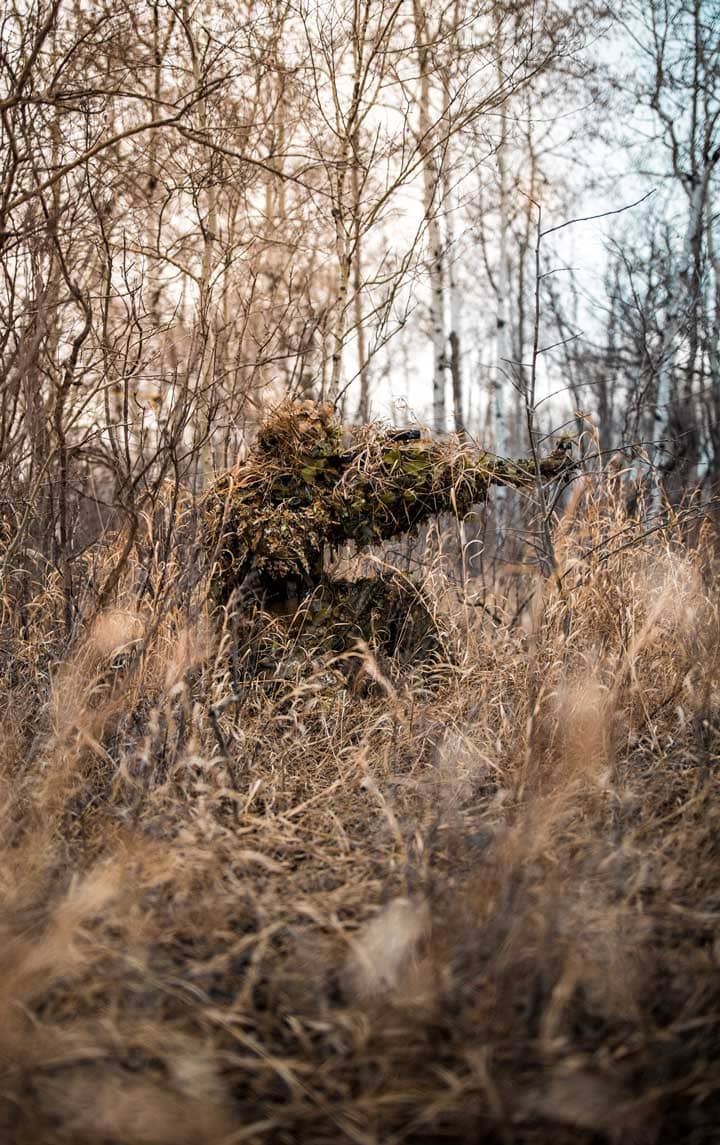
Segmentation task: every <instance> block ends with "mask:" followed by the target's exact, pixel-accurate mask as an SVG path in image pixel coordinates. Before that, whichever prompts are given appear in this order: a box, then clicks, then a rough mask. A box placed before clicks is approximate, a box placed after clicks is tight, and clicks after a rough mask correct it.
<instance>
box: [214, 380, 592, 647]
mask: <svg viewBox="0 0 720 1145" xmlns="http://www.w3.org/2000/svg"><path fill="white" fill-rule="evenodd" d="M571 466H572V461H571V459H570V457H569V455H568V448H567V443H561V445H560V446H559V447H558V448H557V449H556V450H555V452H554V453H552V454H551V455H550V456H549V457H546V458H545V459H543V460H542V461H541V462H540V476H541V477H542V478H543V479H545V480H551V479H552V478H555V477H557V476H559V475H560V474H561V473H563V472H565V471H567V470H568V468H569V467H571ZM535 480H536V472H535V465H534V463H533V462H532V461H526V460H523V461H508V460H505V459H502V458H497V457H494V456H492V455H491V454H489V453H481V454H480V455H479V456H478V455H477V454H473V453H472V451H471V450H470V449H469V448H468V447H467V446H465V445H463V444H461V443H460V442H458V441H457V440H455V439H451V440H449V441H442V442H440V441H432V440H426V439H423V438H421V435H420V432H419V431H418V430H410V431H406V432H399V431H394V430H382V429H380V430H378V429H376V428H374V427H363V428H360V429H356V430H349V431H347V432H346V433H344V431H343V428H342V426H341V425H340V424H339V423H338V422H337V420H336V418H335V415H334V412H333V409H332V407H331V406H327V405H316V404H315V403H313V402H302V403H286V404H284V405H282V406H281V407H280V408H279V409H277V410H276V411H275V412H274V413H273V414H272V415H271V416H270V417H269V418H268V420H267V421H266V422H265V423H264V425H263V426H262V428H261V430H260V433H259V435H258V439H257V444H256V445H255V447H254V449H253V450H252V451H251V453H250V454H249V456H248V458H247V459H246V460H244V461H242V462H240V463H238V464H237V465H236V466H235V467H234V468H233V469H231V470H230V471H228V472H227V473H224V474H223V475H222V476H221V477H219V478H218V480H217V481H216V482H215V484H214V485H213V486H212V488H211V489H210V490H209V492H208V493H207V495H206V498H205V501H204V507H203V509H204V521H205V545H206V549H207V551H208V554H209V556H210V558H211V560H212V561H213V574H212V592H213V596H214V599H215V601H216V602H217V603H218V604H225V603H227V602H228V601H229V600H230V599H231V597H233V598H234V599H236V600H238V602H242V601H246V600H248V599H255V600H256V601H260V602H262V604H263V606H264V607H265V608H267V609H270V610H271V611H274V612H276V613H278V612H283V611H284V612H286V613H287V614H288V615H293V614H294V613H295V611H296V608H297V606H298V605H299V604H300V602H301V601H303V600H306V599H307V598H311V601H312V604H311V606H310V608H309V609H308V610H307V611H308V614H309V615H313V613H314V614H315V616H316V618H317V620H318V622H321V621H322V617H323V616H324V615H325V614H328V613H329V614H328V615H327V623H328V626H329V628H332V631H333V633H334V634H335V635H336V636H337V643H338V644H343V645H344V646H346V647H347V646H349V644H350V642H351V641H352V640H357V639H358V638H360V637H361V636H362V637H363V638H364V639H365V640H367V641H368V642H371V643H373V644H375V645H376V646H377V645H378V644H379V645H380V646H382V647H383V648H384V649H385V650H386V651H390V652H395V651H396V650H397V648H398V646H399V645H400V644H402V637H401V635H399V634H398V636H397V639H396V638H395V637H394V636H393V635H392V634H389V633H387V632H386V635H385V637H384V638H383V637H380V638H378V636H379V633H378V621H379V618H380V617H381V616H382V614H383V607H384V606H383V604H382V602H381V600H380V599H379V598H378V594H380V596H382V597H384V599H385V601H386V604H387V605H389V606H392V607H390V609H389V612H388V615H395V614H396V613H397V612H398V609H399V608H400V609H402V608H403V607H405V603H406V602H407V601H409V600H410V596H411V595H412V594H413V593H414V605H413V607H414V608H416V609H418V610H420V612H423V611H424V612H426V613H427V619H428V622H429V621H430V613H429V610H428V604H427V602H426V600H425V598H424V597H423V594H422V592H421V590H419V589H413V588H411V589H410V590H407V589H402V588H401V585H400V582H399V580H398V579H397V578H396V577H394V576H391V577H387V576H386V577H383V578H379V579H378V580H377V584H376V585H373V584H372V583H371V581H372V580H374V579H375V578H369V579H368V582H367V583H366V584H365V587H364V590H363V591H361V589H360V588H355V589H354V588H352V582H338V581H335V582H333V581H328V580H327V579H326V578H325V576H324V573H323V568H324V560H325V554H326V550H328V549H329V550H330V551H333V550H337V549H338V548H340V547H341V546H342V545H344V544H345V543H346V542H348V541H353V542H354V543H355V545H356V546H357V547H358V548H365V547H367V546H371V545H376V544H379V543H381V542H382V541H387V540H390V539H391V538H393V537H397V536H400V535H409V536H413V535H414V534H415V533H416V532H417V530H418V527H419V526H420V525H421V524H423V523H424V522H425V521H427V520H428V519H430V518H431V517H435V516H438V515H439V514H441V513H448V512H450V513H453V514H455V515H457V516H463V515H464V514H465V513H467V512H468V511H469V510H470V509H471V508H472V506H474V505H477V504H480V503H481V502H483V501H485V499H486V498H487V494H488V490H489V487H490V486H491V485H493V484H496V485H513V486H516V487H526V488H527V487H532V485H533V483H534V482H535ZM356 598H357V602H358V603H357V606H352V601H353V600H354V599H356ZM343 600H344V603H343ZM401 601H404V603H400V602H401ZM343 632H344V633H345V638H343V639H341V633H343ZM398 632H399V630H398Z"/></svg>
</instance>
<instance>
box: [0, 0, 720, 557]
mask: <svg viewBox="0 0 720 1145" xmlns="http://www.w3.org/2000/svg"><path fill="white" fill-rule="evenodd" d="M719 20H720V16H719V14H718V12H717V9H716V6H715V5H714V4H712V3H702V2H700V0H693V2H690V0H681V2H680V0H678V2H676V0H672V2H671V0H662V2H660V0H658V2H655V0H652V2H643V3H637V4H634V3H627V4H623V5H622V6H618V7H617V8H613V7H612V6H611V5H597V4H592V3H577V4H574V3H560V4H556V3H544V2H541V3H538V2H537V0H533V2H528V3H520V2H519V3H506V4H489V5H483V4H480V5H478V4H477V3H472V4H467V3H464V2H463V0H452V2H451V3H426V2H422V0H395V2H394V3H390V2H386V0H372V2H370V0H367V2H363V0H356V2H353V3H341V2H337V3H331V4H322V3H320V4H317V3H305V2H304V0H301V2H299V3H294V2H283V0H278V2H273V3H265V2H264V0H259V2H256V0H253V2H252V3H248V4H245V3H242V2H240V3H232V4H224V3H215V2H213V3H209V4H202V5H200V4H194V5H193V4H191V3H178V4H173V3H165V2H159V0H158V2H157V3H154V2H153V3H121V2H113V3H110V4H101V3H94V2H78V3H70V2H68V0H65V2H62V0H58V2H53V3H50V4H47V3H39V4H29V3H26V4H8V5H6V7H5V10H4V14H3V20H2V32H1V34H2V100H1V103H0V116H1V120H0V122H1V127H0V131H1V136H0V138H1V142H2V186H3V192H2V200H1V202H0V241H1V242H2V283H1V284H0V307H1V319H0V322H1V325H0V333H1V341H0V352H1V355H2V357H1V359H0V467H1V469H2V474H1V476H2V489H3V496H4V498H5V499H6V501H7V502H8V503H11V504H13V505H15V506H17V505H23V506H25V507H26V508H27V520H25V521H24V527H25V529H26V530H27V529H30V530H31V531H32V535H33V538H34V541H35V546H36V548H37V549H39V550H40V551H41V552H42V553H43V554H44V555H46V556H47V558H48V559H50V560H51V561H52V562H53V563H54V564H55V565H60V564H65V565H67V562H70V563H72V560H73V558H74V555H75V554H76V552H77V551H78V547H79V546H81V545H82V544H83V543H85V541H86V540H87V535H88V534H87V530H88V529H90V530H91V531H92V527H93V526H92V525H91V524H90V522H91V521H92V520H93V519H94V521H95V523H96V524H97V522H98V520H102V522H103V523H107V519H108V515H109V514H110V515H111V514H114V515H115V518H116V523H117V517H118V512H120V511H122V512H124V513H125V514H126V515H127V514H131V513H133V512H134V510H135V508H136V507H137V505H138V504H139V503H140V502H141V501H142V500H143V498H144V499H147V498H148V496H150V497H152V495H153V490H157V488H158V487H159V484H160V483H162V482H163V481H164V480H165V479H166V478H167V477H168V475H169V474H172V475H173V477H174V478H175V479H177V480H179V481H181V482H183V483H184V484H188V485H190V486H192V487H194V488H196V489H197V488H200V487H202V486H203V485H204V484H205V483H207V481H208V480H209V479H210V478H211V477H212V475H213V474H214V472H215V471H216V470H217V469H218V468H222V467H223V466H225V465H227V464H228V463H230V462H232V461H234V460H235V459H236V457H237V455H238V451H239V449H240V448H241V447H242V443H243V441H244V440H245V438H246V436H247V434H248V433H249V432H252V429H253V427H254V425H255V424H256V422H257V420H258V417H259V416H260V415H261V413H262V410H263V408H265V407H267V405H268V404H269V403H272V402H274V401H276V400H277V399H278V398H279V397H281V396H283V395H284V394H285V393H286V392H289V393H291V394H293V395H302V396H312V397H317V398H320V397H322V398H325V399H329V400H331V401H334V402H338V403H339V405H340V407H341V409H342V411H343V413H344V415H345V416H346V418H347V419H349V420H354V419H360V420H366V419H367V418H368V417H369V416H371V415H372V414H373V413H375V414H377V413H382V414H384V415H385V416H387V415H388V414H390V415H391V416H392V417H393V418H394V420H396V421H398V420H403V419H404V418H409V417H411V416H412V415H417V416H419V417H420V418H421V419H424V420H426V421H428V422H429V423H430V424H431V425H432V427H433V429H434V430H436V431H444V430H447V429H455V430H457V431H460V432H462V431H466V432H468V433H469V434H471V435H472V436H473V437H475V438H476V439H477V440H478V441H480V442H481V443H482V444H483V445H484V446H485V447H486V448H490V449H495V450H496V451H497V452H498V453H504V452H516V453H518V454H520V453H522V452H524V451H526V450H527V448H528V445H529V434H535V436H536V438H537V440H538V441H540V440H541V439H542V438H543V435H546V434H548V433H549V432H550V431H552V430H553V429H555V428H557V427H559V426H562V425H565V426H566V428H570V429H571V430H576V431H578V432H580V433H583V432H584V433H586V434H587V435H588V438H594V446H593V448H592V450H590V447H589V446H588V447H586V449H585V451H586V452H592V453H593V456H594V457H596V459H597V460H596V462H595V464H596V465H597V464H598V463H599V462H601V461H602V459H603V458H605V457H607V456H608V455H609V454H610V453H611V452H612V451H614V450H617V449H621V450H623V451H624V457H625V458H626V459H627V460H628V461H629V462H631V463H635V464H636V467H637V468H636V473H637V472H639V471H640V468H642V466H643V465H645V466H647V465H648V464H649V465H651V466H655V467H656V468H657V469H658V470H659V472H660V475H661V476H662V478H663V479H664V481H665V485H666V488H667V490H668V493H669V495H670V496H671V499H673V500H676V499H677V497H678V496H679V495H680V493H681V492H682V491H683V490H685V489H687V488H690V487H692V486H694V485H695V484H696V483H698V482H699V483H701V484H702V485H703V486H705V487H708V488H710V487H712V485H713V482H714V481H715V478H716V475H717V464H718V448H719V447H720V437H719V434H720V428H719V427H720V406H719V404H718V403H719V402H720V349H719V344H720V274H719V271H718V266H719V263H718V258H719V257H720V256H719V255H718V233H717V228H718V215H717V210H716V209H715V208H714V204H715V203H716V198H715V192H716V191H717V180H718V169H719V168H720V104H719V97H720V74H719V70H718V69H719V67H720V63H719V54H720V36H719V34H718V33H719V23H718V22H719ZM638 200H639V203H637V205H636V206H634V207H632V208H631V209H628V210H623V208H625V207H629V205H630V204H631V203H633V202H637V201H638ZM613 212H619V213H615V214H613ZM603 213H607V217H606V218H604V219H601V220H599V221H595V222H590V223H586V222H580V223H573V224H572V225H569V226H567V225H565V224H568V223H569V222H570V220H572V219H576V218H578V217H580V218H582V217H586V216H592V215H598V214H603ZM403 399H404V401H403ZM408 407H409V408H408ZM598 446H599V449H598ZM23 513H24V510H23ZM81 522H82V525H84V528H85V533H83V532H82V527H81ZM78 530H80V531H78Z"/></svg>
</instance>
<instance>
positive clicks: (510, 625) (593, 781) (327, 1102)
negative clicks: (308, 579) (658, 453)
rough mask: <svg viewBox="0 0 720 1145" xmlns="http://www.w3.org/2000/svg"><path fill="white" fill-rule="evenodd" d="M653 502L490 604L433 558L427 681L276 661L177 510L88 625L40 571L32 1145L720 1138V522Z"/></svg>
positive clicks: (29, 709)
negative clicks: (220, 584) (212, 580)
mask: <svg viewBox="0 0 720 1145" xmlns="http://www.w3.org/2000/svg"><path fill="white" fill-rule="evenodd" d="M620 492H621V491H620V490H619V489H618V488H616V487H613V486H612V485H608V486H607V487H605V488H603V489H600V488H598V486H597V485H595V486H593V487H590V486H587V487H585V488H584V489H580V488H579V487H578V492H577V494H576V496H575V498H574V500H573V501H572V503H571V505H570V507H569V508H568V509H567V511H566V513H565V516H564V517H563V518H562V520H561V521H559V522H558V525H557V528H556V531H555V536H554V543H555V557H556V563H557V575H556V576H551V577H549V578H545V579H544V578H542V577H541V576H540V575H539V573H537V572H534V571H533V570H532V568H530V567H529V568H528V571H527V572H526V573H525V574H524V575H523V576H522V578H521V583H518V574H517V572H515V573H514V574H513V576H512V578H511V577H510V574H509V573H507V574H499V576H498V582H497V584H495V585H494V586H491V587H493V590H494V591H493V593H492V596H489V595H487V592H488V586H487V585H486V586H485V589H484V591H485V593H486V595H484V596H483V597H482V603H483V605H484V606H483V607H477V604H478V601H479V600H480V592H481V589H482V586H481V585H480V584H479V583H477V582H476V581H473V580H472V579H469V580H468V581H467V583H466V585H465V589H466V597H465V599H460V598H459V594H458V592H457V591H456V588H455V587H453V586H452V585H450V584H448V583H447V582H446V580H445V579H444V578H443V573H442V569H441V568H439V567H438V568H436V569H435V570H433V571H432V573H431V574H430V575H429V576H428V583H427V591H428V592H429V593H431V594H433V599H434V600H435V601H436V606H437V609H438V615H442V616H443V617H444V620H443V624H442V626H441V627H442V632H443V642H444V644H443V647H444V648H445V654H444V655H443V656H441V657H438V658H437V659H436V662H435V663H433V664H432V665H429V666H428V665H425V666H424V668H422V669H417V670H413V669H411V668H409V667H408V666H405V667H403V668H400V667H398V666H397V665H394V664H393V663H391V662H385V661H383V660H382V658H380V657H378V658H375V657H374V656H373V654H372V652H371V651H370V649H367V648H365V649H360V650H359V652H358V654H357V655H356V657H355V658H354V660H353V662H352V664H351V662H350V661H349V660H348V658H347V657H342V656H340V657H335V658H334V659H333V658H332V657H328V656H327V655H325V656H323V657H318V658H317V660H315V661H314V660H313V659H312V657H311V656H309V654H308V652H307V649H306V648H302V649H292V648H288V649H287V653H286V655H285V658H284V662H285V664H286V670H285V672H284V673H282V672H279V673H275V676H274V677H273V676H272V674H271V675H268V674H263V673H262V672H261V671H259V670H258V659H257V646H258V641H260V642H265V644H266V645H267V644H270V645H273V646H274V648H275V650H276V652H277V646H278V643H281V642H282V639H283V635H282V634H283V629H282V625H281V623H280V621H279V620H278V618H272V617H256V618H255V620H254V621H253V622H252V623H250V622H249V621H247V620H246V619H245V618H243V617H242V616H238V615H237V614H235V615H233V614H232V613H227V612H224V613H222V614H221V615H212V614H211V613H210V611H209V609H208V605H207V583H206V580H203V579H202V578H201V577H200V576H199V575H198V576H194V577H193V576H191V575H190V573H191V572H192V570H193V562H192V561H190V560H188V557H187V553H186V552H184V551H183V549H182V546H181V545H180V543H178V545H177V546H176V547H175V548H174V549H172V546H170V550H169V551H170V556H169V559H168V560H167V561H162V560H161V556H162V545H160V544H158V543H156V533H157V530H158V529H159V528H160V527H161V526H160V525H159V524H158V521H157V520H156V519H155V518H152V519H151V518H148V519H147V520H146V521H144V522H143V523H142V526H141V528H140V529H139V531H138V534H137V537H136V538H135V540H134V543H133V547H132V548H131V549H130V550H129V553H128V559H127V561H126V562H125V563H124V564H122V566H120V565H119V564H118V561H119V558H120V554H121V553H122V552H123V549H124V548H126V546H125V539H124V538H123V537H122V536H119V537H117V538H116V539H114V540H112V539H111V540H106V541H104V542H102V543H100V542H99V543H98V544H97V545H96V546H95V547H94V548H91V549H89V550H88V551H87V552H86V553H85V554H84V555H83V557H82V562H83V564H82V569H76V570H75V578H76V585H75V588H76V590H77V591H79V592H80V595H79V597H78V600H79V604H78V609H79V612H78V613H77V615H76V618H75V621H74V624H73V628H72V633H71V635H70V636H69V635H68V624H67V612H68V610H67V600H66V589H67V582H66V580H63V579H62V578H61V577H60V576H59V575H58V574H56V573H54V572H52V573H47V574H46V575H43V576H41V575H40V572H39V571H38V570H35V571H34V572H33V571H32V570H31V571H30V572H28V570H27V567H26V568H25V570H24V572H23V574H22V576H21V575H19V574H18V575H17V576H13V575H8V576H7V578H6V582H5V595H4V608H3V617H2V631H1V633H0V639H1V641H2V658H1V660H0V671H1V672H2V679H1V682H0V689H1V697H0V698H1V703H2V723H1V725H0V736H1V739H2V772H1V780H0V782H1V785H2V795H1V799H0V813H1V815H2V831H1V839H2V857H1V865H0V872H1V878H2V896H1V897H2V903H1V908H0V909H1V923H0V926H1V931H0V935H1V942H0V966H1V972H0V1071H1V1081H0V1139H1V1140H2V1141H3V1142H8V1145H55V1143H57V1145H67V1143H73V1145H205V1143H207V1145H210V1143H212V1145H239V1143H240V1142H248V1143H250V1145H266V1143H267V1145H270V1143H289V1145H291V1143H293V1142H313V1143H317V1145H321V1143H330V1142H334V1143H336V1142H345V1141H347V1142H354V1143H357V1145H400V1143H403V1142H433V1141H443V1140H446V1141H456V1142H461V1141H474V1140H477V1141H479V1140H482V1141H485V1142H488V1143H494V1142H497V1143H498V1145H520V1143H523V1145H524V1143H528V1145H531V1143H533V1145H534V1143H541V1142H542V1143H547V1145H550V1143H551V1142H552V1143H554V1145H555V1143H558V1145H563V1143H570V1142H572V1143H587V1145H590V1143H595V1142H605V1141H607V1142H623V1145H626V1143H630V1142H633V1143H634V1142H637V1143H638V1145H645V1143H647V1145H655V1143H663V1142H679V1141H683V1142H685V1141H687V1142H697V1143H700V1142H711V1141H716V1140H717V1126H718V1124H720V1087H719V1082H720V926H719V924H720V798H719V797H720V711H719V709H718V701H719V692H718V689H719V687H720V611H719V606H720V594H719V592H718V589H719V587H720V570H719V568H718V560H717V555H716V550H717V536H716V530H715V526H714V524H713V522H712V520H711V519H709V518H704V517H703V516H702V515H701V514H700V513H699V512H697V511H695V509H693V507H692V506H691V507H690V510H688V511H687V512H686V511H683V512H673V511H670V510H668V511H666V513H665V514H664V515H663V517H662V519H661V520H660V519H658V520H657V522H656V523H655V524H652V522H651V523H650V524H648V521H647V520H644V521H643V520H642V519H641V518H633V517H630V516H628V515H627V513H626V511H625V508H624V502H623V499H622V497H621V495H620ZM688 520H692V522H693V527H692V528H689V527H687V522H688ZM11 555H12V554H11ZM16 557H17V555H15V556H13V558H12V560H11V561H10V565H11V566H12V563H13V560H15V561H16ZM6 566H7V562H6ZM119 568H120V575H118V576H116V577H115V579H114V580H113V579H112V578H113V577H114V570H115V572H117V570H118V569H119ZM83 586H85V587H84V589H83ZM97 586H101V587H102V586H104V588H105V589H108V591H107V592H103V591H96V588H97ZM110 589H111V590H112V591H110ZM81 590H82V591H81ZM83 591H84V595H83ZM103 596H104V597H105V599H104V602H103V606H102V608H101V610H100V611H98V610H97V609H96V608H95V607H94V605H93V601H94V600H96V599H97V598H103ZM523 600H524V601H525V602H526V605H525V607H524V608H523V609H519V608H518V607H517V604H516V602H517V601H523ZM303 658H304V660H303ZM281 659H282V657H281ZM301 661H302V662H301ZM358 665H359V667H358Z"/></svg>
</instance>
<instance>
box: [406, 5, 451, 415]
mask: <svg viewBox="0 0 720 1145" xmlns="http://www.w3.org/2000/svg"><path fill="white" fill-rule="evenodd" d="M413 13H414V17H415V41H416V46H417V54H418V65H419V71H420V105H419V109H418V112H419V128H420V155H421V157H422V160H423V191H424V196H423V207H424V213H425V223H426V227H427V235H428V246H429V254H430V265H429V278H430V329H431V338H432V347H433V384H432V395H433V429H434V430H435V432H436V433H444V432H445V429H446V416H447V415H446V403H445V368H446V365H447V360H446V355H445V343H446V339H445V281H444V280H445V274H444V251H443V241H442V231H441V227H440V218H439V211H438V203H437V198H438V188H439V182H440V177H439V173H438V165H437V159H436V156H435V147H434V134H435V133H434V131H433V126H432V117H431V109H430V58H429V56H430V51H429V45H428V28H427V20H426V16H425V11H424V8H423V5H422V0H413Z"/></svg>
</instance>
